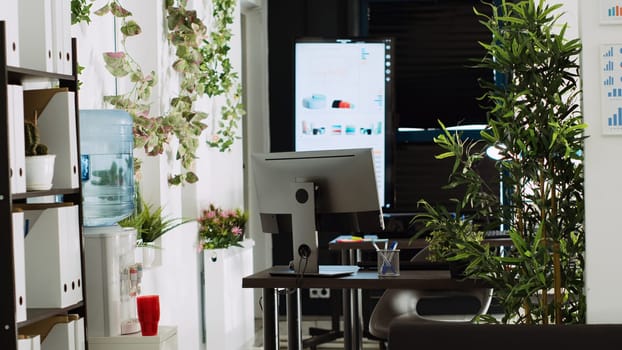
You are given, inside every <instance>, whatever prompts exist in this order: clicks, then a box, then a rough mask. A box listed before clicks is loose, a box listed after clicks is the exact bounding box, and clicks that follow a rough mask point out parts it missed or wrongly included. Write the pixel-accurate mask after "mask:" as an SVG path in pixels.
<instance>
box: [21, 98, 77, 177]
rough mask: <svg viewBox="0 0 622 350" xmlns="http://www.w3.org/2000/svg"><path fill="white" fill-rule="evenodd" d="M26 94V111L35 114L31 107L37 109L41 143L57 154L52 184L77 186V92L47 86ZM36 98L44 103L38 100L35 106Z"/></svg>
mask: <svg viewBox="0 0 622 350" xmlns="http://www.w3.org/2000/svg"><path fill="white" fill-rule="evenodd" d="M24 96H25V99H26V101H27V104H28V105H29V109H28V112H27V113H34V111H33V110H32V109H37V114H38V115H39V119H38V122H37V125H38V126H39V134H40V136H41V142H42V143H44V144H46V145H47V146H48V153H50V154H55V155H56V161H55V162H54V178H53V185H52V187H53V188H78V187H79V186H80V174H79V171H78V168H79V167H78V140H77V134H76V109H75V93H74V92H72V91H66V90H64V89H44V90H29V91H25V92H24ZM33 99H37V100H40V101H41V104H39V102H36V107H34V106H33V105H34V104H35V102H33V101H34V100H33ZM48 99H49V100H48ZM46 101H47V102H46ZM39 106H41V107H39ZM30 108H32V109H30ZM30 117H31V116H30ZM28 118H29V116H27V117H26V119H28Z"/></svg>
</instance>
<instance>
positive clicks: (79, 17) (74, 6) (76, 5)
mask: <svg viewBox="0 0 622 350" xmlns="http://www.w3.org/2000/svg"><path fill="white" fill-rule="evenodd" d="M91 6H93V0H91V2H90V3H87V1H86V0H71V24H78V23H80V22H86V23H91Z"/></svg>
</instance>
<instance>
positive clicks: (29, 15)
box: [10, 0, 54, 72]
mask: <svg viewBox="0 0 622 350" xmlns="http://www.w3.org/2000/svg"><path fill="white" fill-rule="evenodd" d="M10 2H14V3H16V4H19V5H18V13H19V16H18V17H19V42H20V43H23V44H21V45H20V52H19V53H20V56H19V58H20V66H21V67H24V68H30V69H36V70H40V71H44V72H54V56H53V53H52V49H53V48H52V1H51V0H19V1H10Z"/></svg>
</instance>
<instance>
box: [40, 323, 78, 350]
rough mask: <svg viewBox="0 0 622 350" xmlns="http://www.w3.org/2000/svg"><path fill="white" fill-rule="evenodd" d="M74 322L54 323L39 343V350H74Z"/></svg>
mask: <svg viewBox="0 0 622 350" xmlns="http://www.w3.org/2000/svg"><path fill="white" fill-rule="evenodd" d="M75 327H76V324H75V321H69V322H66V323H65V322H59V323H56V324H55V325H54V326H53V327H52V329H51V330H50V333H48V334H47V336H46V337H45V339H43V342H42V343H41V350H76V344H75V337H76V335H75V331H76V329H75Z"/></svg>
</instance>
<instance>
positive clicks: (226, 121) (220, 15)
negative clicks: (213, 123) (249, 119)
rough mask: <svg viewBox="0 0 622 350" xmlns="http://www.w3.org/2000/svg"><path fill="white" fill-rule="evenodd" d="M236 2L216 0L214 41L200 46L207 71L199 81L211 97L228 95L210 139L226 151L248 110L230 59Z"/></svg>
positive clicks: (213, 143)
mask: <svg viewBox="0 0 622 350" xmlns="http://www.w3.org/2000/svg"><path fill="white" fill-rule="evenodd" d="M235 4H236V1H234V0H215V1H214V2H213V11H212V18H213V19H214V25H213V28H214V30H213V31H212V32H211V33H210V40H203V45H202V46H201V47H200V53H201V57H202V63H201V64H200V65H199V69H200V70H201V72H202V73H203V74H202V76H201V79H200V80H199V83H200V84H201V85H203V88H204V91H205V93H206V94H207V95H208V96H210V97H213V96H224V97H225V99H226V101H225V104H224V105H223V107H222V109H221V118H220V120H219V121H218V126H217V127H214V128H212V130H217V131H216V132H215V133H214V134H212V138H211V139H210V140H208V141H207V143H208V144H209V145H210V146H211V147H216V148H218V149H220V150H221V151H225V150H227V149H229V147H231V145H233V142H234V141H235V139H236V130H237V128H238V126H239V122H240V120H241V119H242V116H243V115H244V114H245V111H244V109H243V106H242V102H241V101H242V89H241V86H240V85H239V77H238V74H237V73H236V72H235V71H234V69H233V65H232V64H231V61H230V60H229V50H230V47H229V42H230V41H231V35H232V34H231V30H230V29H229V26H230V25H231V23H233V20H234V18H233V12H234V9H235Z"/></svg>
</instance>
